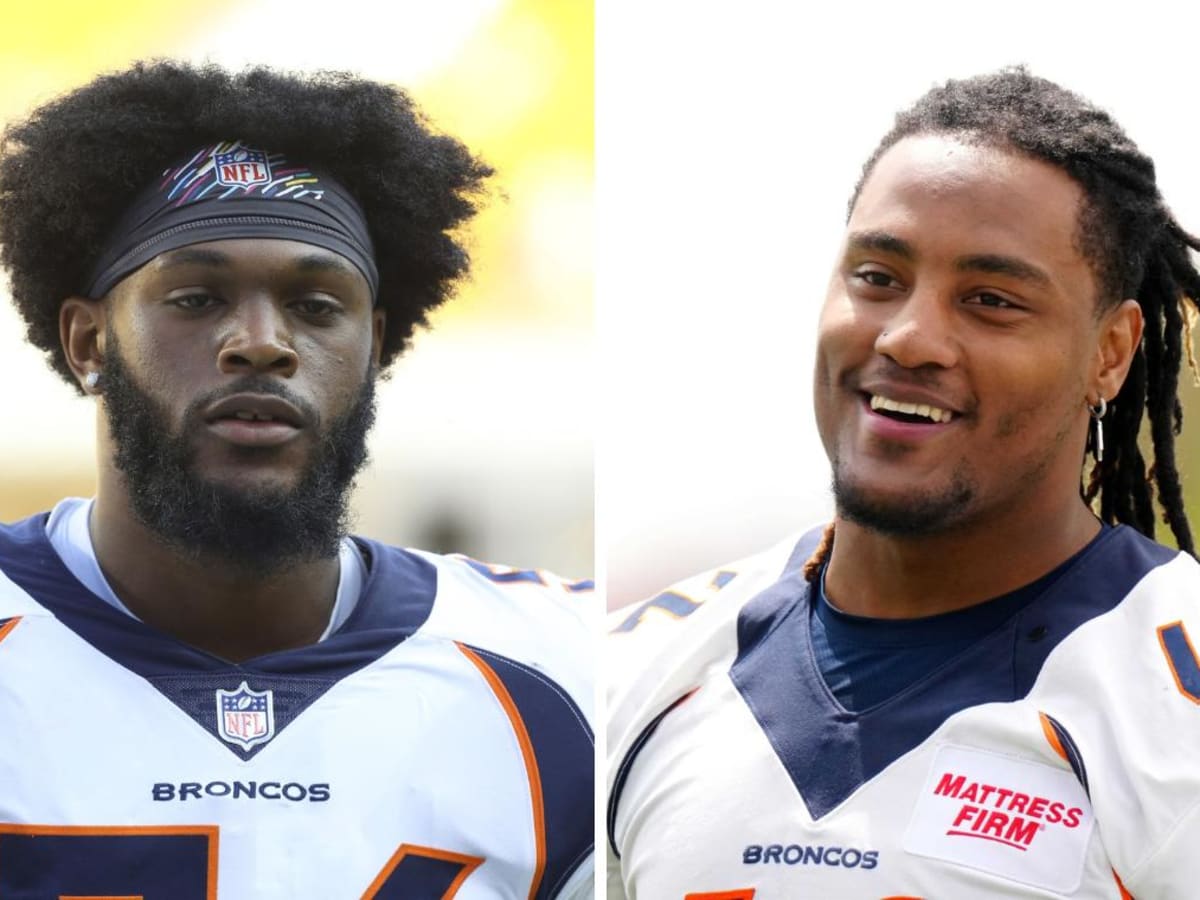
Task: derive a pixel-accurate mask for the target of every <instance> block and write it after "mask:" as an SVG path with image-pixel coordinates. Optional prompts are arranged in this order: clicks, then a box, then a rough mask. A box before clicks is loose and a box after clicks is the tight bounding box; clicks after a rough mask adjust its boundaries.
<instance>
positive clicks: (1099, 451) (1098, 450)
mask: <svg viewBox="0 0 1200 900" xmlns="http://www.w3.org/2000/svg"><path fill="white" fill-rule="evenodd" d="M1086 405H1087V410H1088V412H1089V413H1091V414H1092V422H1093V424H1095V426H1096V430H1095V432H1094V433H1093V435H1092V456H1094V457H1095V459H1096V465H1099V464H1100V463H1102V462H1104V423H1103V422H1102V421H1100V420H1101V419H1103V418H1104V414H1105V413H1106V412H1108V401H1107V400H1105V399H1104V398H1103V397H1101V398H1100V402H1099V403H1097V404H1096V405H1095V406H1092V405H1091V404H1090V403H1088V404H1086Z"/></svg>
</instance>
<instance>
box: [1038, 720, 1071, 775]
mask: <svg viewBox="0 0 1200 900" xmlns="http://www.w3.org/2000/svg"><path fill="white" fill-rule="evenodd" d="M1038 718H1039V719H1041V720H1042V734H1044V735H1045V736H1046V740H1047V741H1049V742H1050V746H1051V747H1052V748H1054V752H1055V753H1057V754H1058V755H1059V756H1061V757H1062V758H1063V759H1064V760H1065V761H1066V762H1068V763H1069V762H1070V761H1071V760H1070V758H1069V757H1068V756H1067V750H1066V748H1065V747H1064V746H1063V745H1062V741H1060V740H1059V739H1058V732H1056V731H1055V730H1054V726H1053V725H1051V724H1050V719H1049V717H1047V715H1046V714H1045V713H1044V712H1039V713H1038Z"/></svg>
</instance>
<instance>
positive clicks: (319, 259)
mask: <svg viewBox="0 0 1200 900" xmlns="http://www.w3.org/2000/svg"><path fill="white" fill-rule="evenodd" d="M295 268H296V270H297V271H300V272H336V273H339V274H341V275H357V274H359V273H358V267H357V266H354V265H351V264H350V263H349V262H347V261H346V260H345V259H344V258H343V257H341V256H339V255H337V254H335V253H329V254H325V253H310V254H306V255H304V256H301V257H299V258H298V259H297V260H296V264H295Z"/></svg>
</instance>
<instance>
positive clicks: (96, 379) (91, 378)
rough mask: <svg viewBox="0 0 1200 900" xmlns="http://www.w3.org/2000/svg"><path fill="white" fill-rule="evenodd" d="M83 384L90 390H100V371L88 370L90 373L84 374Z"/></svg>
mask: <svg viewBox="0 0 1200 900" xmlns="http://www.w3.org/2000/svg"><path fill="white" fill-rule="evenodd" d="M83 385H84V387H86V388H87V389H88V390H89V391H97V390H99V387H100V373H99V372H88V373H87V375H86V376H84V379H83Z"/></svg>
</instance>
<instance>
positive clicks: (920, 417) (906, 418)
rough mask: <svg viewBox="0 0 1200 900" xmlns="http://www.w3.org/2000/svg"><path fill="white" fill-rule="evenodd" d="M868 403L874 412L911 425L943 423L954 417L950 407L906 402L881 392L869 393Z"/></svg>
mask: <svg viewBox="0 0 1200 900" xmlns="http://www.w3.org/2000/svg"><path fill="white" fill-rule="evenodd" d="M867 397H868V405H869V406H870V408H871V411H872V412H876V413H879V414H880V415H881V416H885V417H886V418H889V419H893V420H895V421H897V422H906V423H908V424H910V425H943V424H945V423H947V422H949V421H951V420H952V419H953V418H954V413H953V412H951V411H950V410H948V409H941V408H940V407H937V406H931V405H929V404H928V403H904V402H901V401H899V400H893V399H891V398H890V397H884V396H882V395H880V394H868V395H867Z"/></svg>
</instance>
